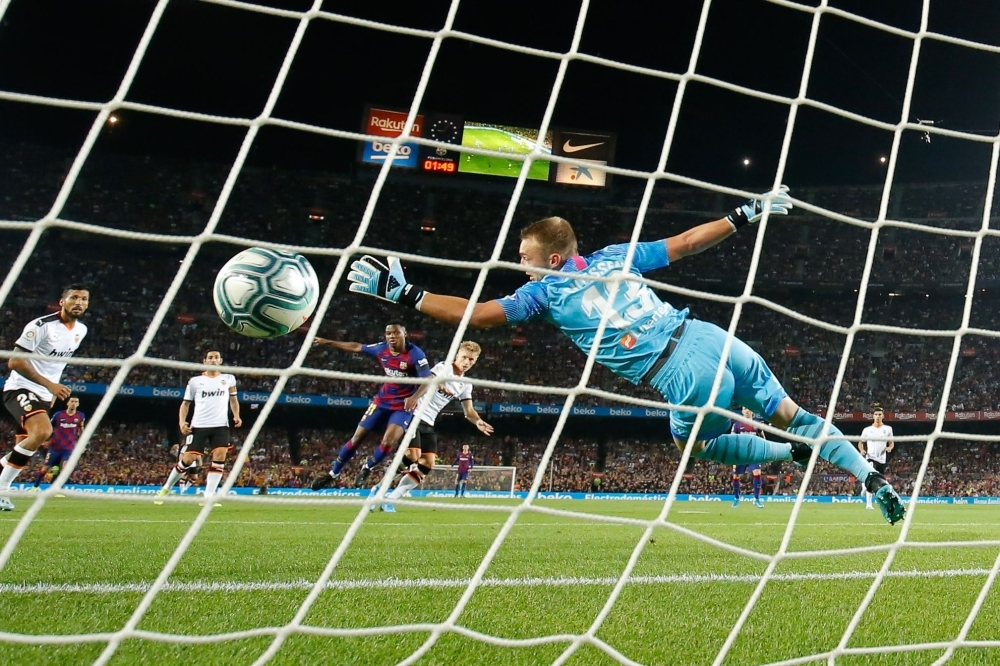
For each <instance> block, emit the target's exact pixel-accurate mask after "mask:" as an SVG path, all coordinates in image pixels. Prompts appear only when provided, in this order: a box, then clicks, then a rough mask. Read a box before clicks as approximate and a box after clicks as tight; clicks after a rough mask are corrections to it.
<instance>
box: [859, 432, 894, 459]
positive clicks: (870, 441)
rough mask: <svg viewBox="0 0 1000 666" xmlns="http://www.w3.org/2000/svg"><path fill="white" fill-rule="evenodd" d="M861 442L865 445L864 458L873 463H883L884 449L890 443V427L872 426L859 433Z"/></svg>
mask: <svg viewBox="0 0 1000 666" xmlns="http://www.w3.org/2000/svg"><path fill="white" fill-rule="evenodd" d="M861 441H862V442H864V443H865V457H866V458H868V460H874V461H875V462H880V463H884V462H885V447H886V446H887V445H888V444H889V442H891V441H892V426H887V425H885V424H883V425H882V427H880V428H876V427H875V426H873V425H870V426H868V427H867V428H865V429H864V430H863V431H861Z"/></svg>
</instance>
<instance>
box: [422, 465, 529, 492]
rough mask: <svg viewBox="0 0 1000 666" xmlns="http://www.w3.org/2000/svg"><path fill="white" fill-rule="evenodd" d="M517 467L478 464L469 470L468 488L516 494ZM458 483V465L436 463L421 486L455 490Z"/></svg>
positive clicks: (433, 489) (426, 488)
mask: <svg viewBox="0 0 1000 666" xmlns="http://www.w3.org/2000/svg"><path fill="white" fill-rule="evenodd" d="M516 481H517V468H516V467H506V466H502V465H476V466H475V467H473V468H472V469H470V470H469V478H468V479H466V483H465V488H466V490H475V491H488V492H494V493H508V494H509V496H510V497H513V496H514V484H515V483H516ZM457 483H458V467H457V466H455V465H435V467H434V471H433V472H431V473H430V474H428V475H427V476H425V477H424V481H423V483H421V484H420V488H421V489H422V490H426V491H436V490H451V491H454V490H455V485H456V484H457Z"/></svg>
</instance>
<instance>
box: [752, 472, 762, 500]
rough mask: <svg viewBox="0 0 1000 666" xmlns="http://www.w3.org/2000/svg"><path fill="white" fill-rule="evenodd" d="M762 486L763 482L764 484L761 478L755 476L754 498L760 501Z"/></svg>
mask: <svg viewBox="0 0 1000 666" xmlns="http://www.w3.org/2000/svg"><path fill="white" fill-rule="evenodd" d="M762 485H763V482H762V480H761V478H760V477H759V476H754V477H753V498H754V499H755V500H759V499H760V487H761V486H762Z"/></svg>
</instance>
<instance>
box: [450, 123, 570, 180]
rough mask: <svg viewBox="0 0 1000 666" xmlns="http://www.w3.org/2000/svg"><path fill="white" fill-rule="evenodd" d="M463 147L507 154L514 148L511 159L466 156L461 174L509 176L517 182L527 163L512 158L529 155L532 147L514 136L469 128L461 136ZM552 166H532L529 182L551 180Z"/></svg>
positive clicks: (490, 130)
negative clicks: (505, 152)
mask: <svg viewBox="0 0 1000 666" xmlns="http://www.w3.org/2000/svg"><path fill="white" fill-rule="evenodd" d="M462 145H463V146H467V147H469V148H482V149H484V150H503V151H508V150H510V149H512V148H513V152H512V153H511V155H512V157H511V158H510V159H508V158H506V157H496V156H486V155H469V154H467V153H466V154H463V155H462V159H461V160H460V162H459V165H458V170H459V171H460V172H463V173H485V174H490V175H495V176H509V177H511V178H517V176H518V175H519V174H520V173H521V164H522V163H523V161H524V160H518V159H515V158H514V157H513V155H527V154H528V153H529V152H531V147H530V145H528V142H527V140H525V139H523V138H521V137H513V136H512V135H510V134H508V133H507V132H504V131H503V130H499V129H496V128H493V127H469V126H466V128H465V132H464V133H463V134H462ZM550 166H551V164H550V163H549V162H537V161H536V162H532V163H531V168H530V169H528V178H531V179H533V180H548V178H549V167H550Z"/></svg>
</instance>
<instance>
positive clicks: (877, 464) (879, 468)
mask: <svg viewBox="0 0 1000 666" xmlns="http://www.w3.org/2000/svg"><path fill="white" fill-rule="evenodd" d="M868 462H870V463H871V465H872V467H874V468H875V471H876V472H878V473H879V474H881V475H883V476H885V463H884V462H879V461H877V460H872V459H871V458H869V459H868Z"/></svg>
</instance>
